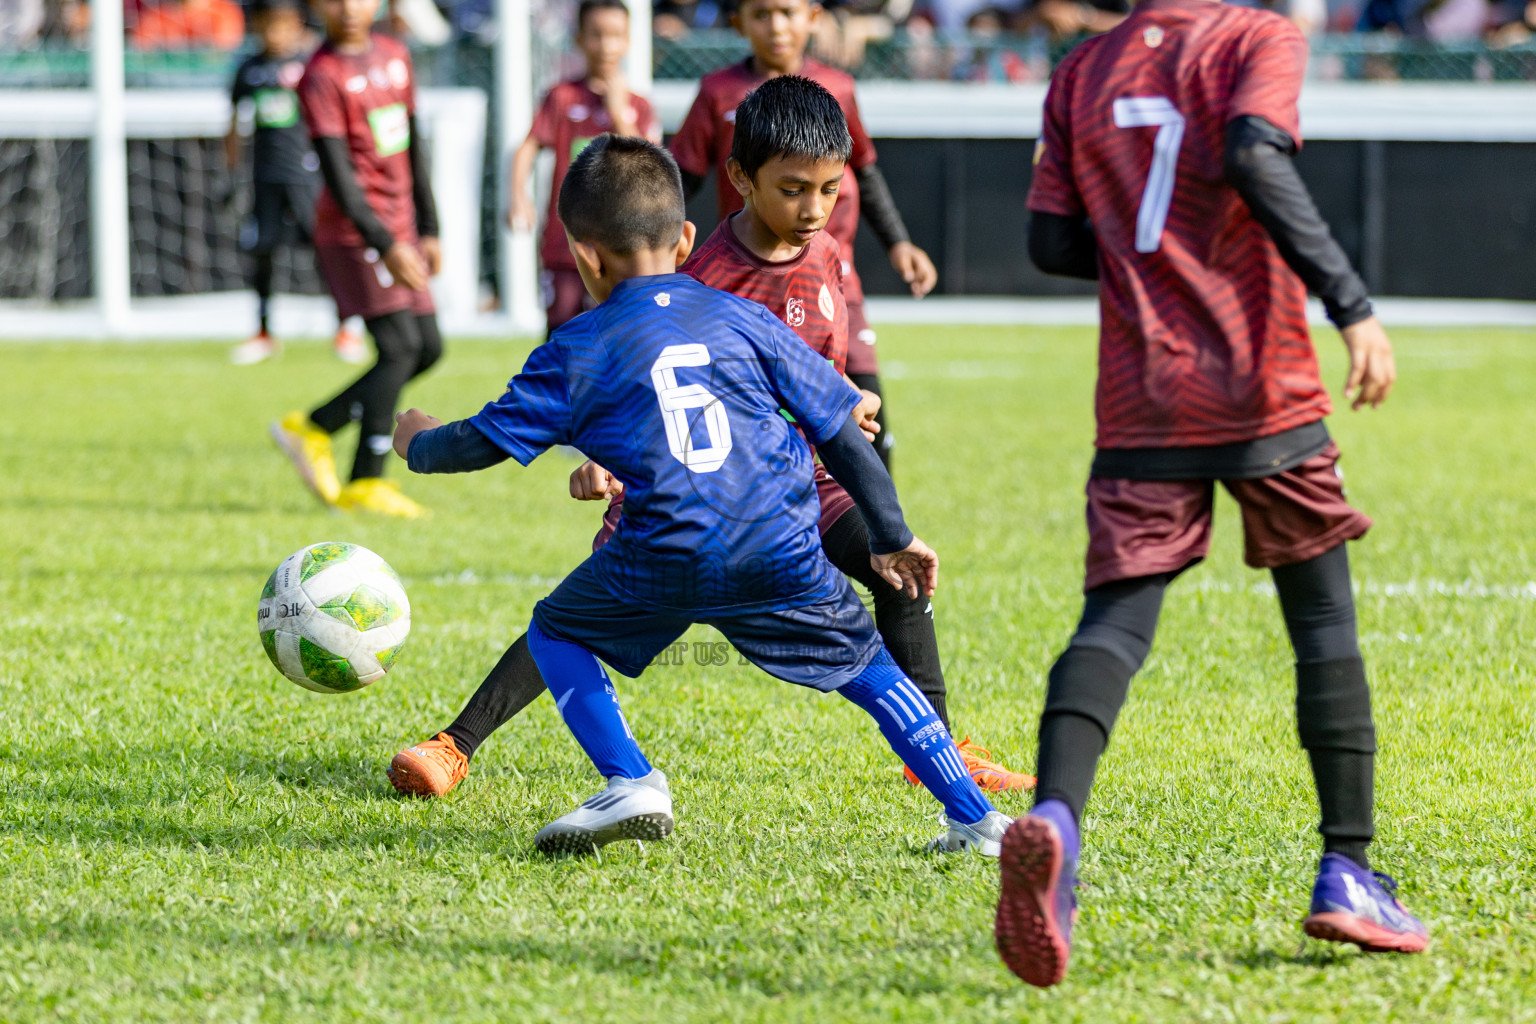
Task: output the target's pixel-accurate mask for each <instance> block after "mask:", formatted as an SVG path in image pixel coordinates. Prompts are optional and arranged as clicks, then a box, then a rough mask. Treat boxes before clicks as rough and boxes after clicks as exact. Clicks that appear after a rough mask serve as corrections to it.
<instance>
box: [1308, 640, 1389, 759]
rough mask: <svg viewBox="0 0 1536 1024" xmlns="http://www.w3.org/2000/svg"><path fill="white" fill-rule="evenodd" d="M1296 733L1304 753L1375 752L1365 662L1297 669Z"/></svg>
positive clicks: (1355, 660) (1317, 664)
mask: <svg viewBox="0 0 1536 1024" xmlns="http://www.w3.org/2000/svg"><path fill="white" fill-rule="evenodd" d="M1296 733H1297V735H1298V736H1299V737H1300V739H1301V745H1302V747H1304V748H1305V749H1307V750H1353V751H1359V752H1361V753H1367V754H1368V753H1372V752H1374V751H1375V749H1376V727H1375V725H1374V723H1373V722H1372V719H1371V688H1370V685H1369V684H1368V683H1367V682H1366V679H1365V662H1363V661H1362V660H1361V659H1360V658H1358V657H1355V658H1339V659H1335V660H1333V661H1318V662H1303V663H1300V664H1298V665H1297V666H1296Z"/></svg>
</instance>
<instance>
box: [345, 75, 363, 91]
mask: <svg viewBox="0 0 1536 1024" xmlns="http://www.w3.org/2000/svg"><path fill="white" fill-rule="evenodd" d="M366 88H368V79H367V78H366V77H365V76H363V75H353V76H352V77H351V78H349V79H347V92H362V91H363V90H364V89H366Z"/></svg>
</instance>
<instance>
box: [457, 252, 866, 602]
mask: <svg viewBox="0 0 1536 1024" xmlns="http://www.w3.org/2000/svg"><path fill="white" fill-rule="evenodd" d="M857 404H858V395H857V394H856V393H855V392H854V391H853V389H851V388H850V387H848V385H847V383H846V382H845V381H844V380H843V379H842V378H841V377H840V376H838V374H837V373H836V372H835V371H834V370H833V369H832V368H831V367H830V366H828V365H827V362H826V360H825V359H823V358H821V357H820V356H818V355H817V354H816V353H815V352H813V351H811V349H810V348H809V347H808V346H807V345H806V344H805V342H803V341H801V340H800V338H799V337H798V336H797V335H796V334H795V333H794V332H793V331H791V330H790V329H789V328H788V327H786V326H785V325H784V324H783V322H782V321H780V320H779V319H778V318H777V317H775V316H774V315H773V314H772V313H769V312H768V310H767V309H765V308H764V307H763V306H761V305H759V304H758V303H755V302H749V301H747V300H745V299H740V298H737V297H736V296H734V295H729V294H727V293H725V292H721V291H716V290H715V289H713V288H709V287H707V286H705V285H702V284H699V283H698V282H697V281H695V280H693V279H692V278H690V277H687V276H685V275H682V274H665V275H660V276H656V277H639V278H632V279H630V280H628V281H624V282H623V283H621V284H620V285H619V286H618V287H617V288H615V289H614V290H613V294H612V295H610V296H609V298H608V300H607V301H606V302H604V303H602V304H601V305H600V306H598V307H597V308H596V309H594V310H592V311H591V312H590V313H586V314H584V315H582V316H579V317H577V318H576V319H574V320H572V321H570V322H569V323H567V324H565V325H564V326H563V327H561V328H560V329H559V330H557V331H555V333H554V334H553V335H552V336H551V337H550V339H549V340H548V341H547V342H545V343H544V344H543V345H540V346H539V347H538V348H536V349H535V350H534V351H533V353H532V354H531V355H530V356H529V357H528V361H527V363H526V364H525V365H524V366H523V372H522V373H520V374H518V375H517V376H516V377H514V378H513V379H512V382H511V384H509V385H508V387H507V392H506V394H504V395H502V397H501V398H499V399H497V400H496V401H494V402H492V403H490V404H489V405H487V406H486V407H485V408H484V409H482V410H481V411H480V412H479V414H477V415H476V416H475V417H473V419H472V420H471V422H472V423H473V424H474V425H475V427H476V428H477V429H479V430H480V431H481V432H482V433H484V434H485V436H486V437H488V438H490V439H491V440H492V441H493V442H494V443H495V444H497V445H498V446H499V447H500V448H501V449H502V450H503V451H505V452H506V453H507V454H508V455H510V456H511V457H512V458H514V459H516V460H517V461H518V462H520V463H522V464H523V465H527V464H528V463H530V462H532V461H533V460H534V459H535V458H537V457H538V456H539V455H540V454H541V453H542V452H544V451H545V450H546V449H548V448H549V447H551V446H553V445H559V444H568V445H572V446H574V447H575V448H577V449H579V450H580V451H581V452H582V454H584V455H586V456H587V457H588V458H590V459H592V460H593V461H594V462H596V463H598V464H599V465H601V466H603V467H604V468H606V469H607V470H608V471H609V472H611V473H612V474H613V475H614V476H616V477H618V479H620V480H621V481H623V482H624V488H625V494H624V517H623V519H622V521H621V524H620V526H619V529H618V532H617V533H616V534H615V535H614V537H613V539H612V540H611V541H609V542H608V543H607V544H606V545H604V546H603V548H602V549H601V550H600V551H599V552H598V553H597V554H596V555H594V556H593V566H594V568H596V569H597V570H598V572H599V574H600V575H601V577H602V580H603V583H604V584H605V585H606V586H607V587H608V589H609V590H611V591H613V593H614V594H615V595H616V596H619V597H624V598H628V599H630V600H634V601H636V602H639V603H640V604H643V605H647V606H651V607H655V608H661V609H667V610H671V611H679V612H685V613H691V614H698V615H703V614H711V613H726V612H755V611H772V610H777V609H782V608H795V607H800V606H803V605H807V604H811V603H814V602H817V601H820V600H823V599H825V598H828V597H830V596H832V595H833V594H835V593H836V592H837V588H838V587H839V586H840V585H841V577H840V576H839V575H838V574H837V572H836V570H835V569H833V568H832V566H831V564H830V563H828V561H827V560H826V557H825V556H824V555H823V554H822V550H821V539H820V537H819V536H818V535H817V531H816V519H817V515H818V512H819V507H820V506H819V503H818V501H817V498H816V488H815V484H814V482H813V475H812V456H811V450H810V448H809V447H807V444H806V441H807V439H808V440H809V441H810V443H811V444H819V443H821V442H823V441H826V440H828V439H830V438H831V437H832V436H833V435H834V434H836V433H837V431H838V430H839V429H840V428H841V427H842V425H843V423H844V421H845V420H846V419H847V418H848V416H849V414H850V413H851V412H852V411H853V407H854V406H855V405H857ZM785 414H788V415H789V416H792V417H793V418H794V421H795V422H794V423H793V424H792V423H790V421H789V420H788V419H786V418H785ZM796 425H798V426H799V427H800V429H801V430H803V431H804V432H805V437H804V438H802V437H801V436H800V433H799V432H798V431H796V429H795V426H796Z"/></svg>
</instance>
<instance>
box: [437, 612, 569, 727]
mask: <svg viewBox="0 0 1536 1024" xmlns="http://www.w3.org/2000/svg"><path fill="white" fill-rule="evenodd" d="M543 692H544V677H543V676H541V675H539V666H538V665H536V664H534V661H533V654H532V653H531V652H529V650H528V634H527V633H524V634H523V635H522V636H520V637H518V638H517V640H516V641H514V642H513V644H512V646H511V647H509V648H507V653H505V654H503V655H502V656H501V660H500V661H498V662H497V663H496V667H495V668H493V669H491V671H490V674H489V675H487V676H486V677H485V682H483V683H481V684H480V689H478V690H476V691H475V695H474V696H473V697H471V698H469V703H468V704H465V705H464V710H463V711H460V712H459V717H458V718H455V719H454V720H453V724H452V725H450V726H449V727H448V728H446V729H444V730H443V731H444V732H446V733H447V734H448V735H449V736H452V737H453V742H454V744H455V745H456V746H457V747H458V748H459V753H461V754H463V755H464V756H465V757H474V756H475V751H476V750H477V749H479V747H480V744H481V743H484V742H485V739H486V737H487V736H489V735H490V734H491V733H493V732H495V731H496V730H497V729H500V728H501V727H502V726H503V725H505V724H506V723H507V722H509V721H511V719H512V718H513V716H515V715H516V714H517V713H518V712H519V711H521V710H523V708H525V707H527V706H528V705H529V704H531V703H533V701H534V699H535V698H537V697H538V695H539V694H541V693H543Z"/></svg>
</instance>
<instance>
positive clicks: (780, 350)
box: [757, 306, 859, 445]
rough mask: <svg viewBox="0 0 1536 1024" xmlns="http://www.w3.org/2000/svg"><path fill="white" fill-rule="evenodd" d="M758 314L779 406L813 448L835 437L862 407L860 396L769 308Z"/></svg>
mask: <svg viewBox="0 0 1536 1024" xmlns="http://www.w3.org/2000/svg"><path fill="white" fill-rule="evenodd" d="M757 312H758V315H759V316H760V318H761V320H762V325H763V326H762V331H763V334H762V337H763V338H764V343H763V344H762V345H761V351H762V353H763V362H764V365H765V366H766V368H767V373H768V380H769V382H770V383H771V384H772V386H773V390H774V393H775V394H776V395H777V397H778V399H779V404H780V405H781V406H782V407H783V409H784V411H785V412H787V413H789V414H790V415H791V416H793V417H794V418H795V424H796V425H797V426H799V427H800V429H801V430H803V431H804V432H805V439H806V440H807V441H809V442H810V443H811V444H813V445H818V444H821V443H822V442H823V441H826V440H828V439H830V438H832V437H834V436H836V434H837V432H838V431H839V430H840V429H842V426H843V421H844V420H846V419H847V418H848V416H849V414H851V413H852V412H853V409H854V406H856V405H858V404H859V393H858V392H857V391H855V390H854V389H853V388H851V387H849V386H848V382H847V381H845V380H843V378H842V377H841V376H839V375H838V372H837V371H836V370H834V369H832V364H831V363H829V362H827V360H826V359H825V358H824V357H823V356H821V355H819V354H818V353H817V352H816V351H815V350H814V349H812V348H811V347H810V346H809V345H807V344H806V343H805V342H804V341H802V340H800V336H799V335H798V334H796V333H795V332H794V331H792V330H790V329H789V328H788V327H786V326H785V325H784V321H782V320H780V319H779V318H778V317H776V316H774V315H773V314H772V313H770V312H768V309H767V307H764V306H757Z"/></svg>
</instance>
